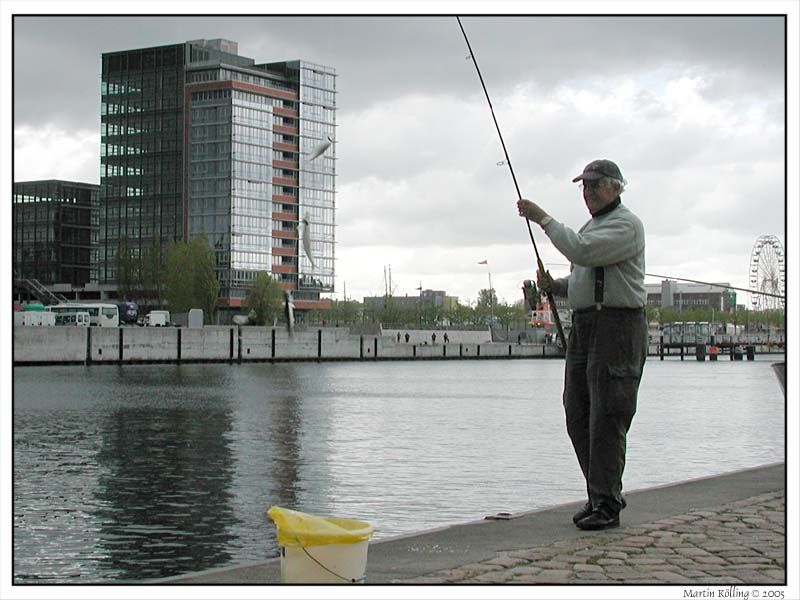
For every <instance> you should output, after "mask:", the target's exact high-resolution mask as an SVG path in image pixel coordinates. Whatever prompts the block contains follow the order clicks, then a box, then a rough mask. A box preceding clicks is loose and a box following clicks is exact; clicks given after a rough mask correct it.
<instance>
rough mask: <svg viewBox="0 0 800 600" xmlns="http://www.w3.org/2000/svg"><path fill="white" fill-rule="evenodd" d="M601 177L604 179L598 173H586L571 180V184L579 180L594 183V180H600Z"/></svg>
mask: <svg viewBox="0 0 800 600" xmlns="http://www.w3.org/2000/svg"><path fill="white" fill-rule="evenodd" d="M601 177H605V175H603V174H602V173H598V172H597V171H587V172H585V173H581V174H580V175H578V176H577V177H576V178H575V179H573V180H572V183H577V182H578V181H580V180H581V179H583V180H586V181H594V180H595V179H600V178H601Z"/></svg>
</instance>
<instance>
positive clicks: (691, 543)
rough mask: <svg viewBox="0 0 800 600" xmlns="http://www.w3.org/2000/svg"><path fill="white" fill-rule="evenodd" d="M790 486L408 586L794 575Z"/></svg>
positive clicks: (769, 581) (740, 580)
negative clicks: (789, 558) (789, 570)
mask: <svg viewBox="0 0 800 600" xmlns="http://www.w3.org/2000/svg"><path fill="white" fill-rule="evenodd" d="M785 514H786V500H785V494H784V493H783V492H773V493H768V494H762V495H759V496H754V497H752V498H747V499H745V500H740V501H737V502H731V503H729V504H724V505H722V506H719V507H716V508H713V509H705V510H695V511H691V512H689V513H686V514H683V515H678V516H673V517H670V518H666V519H659V520H658V521H654V522H652V523H647V524H645V525H641V526H638V527H624V522H625V521H624V513H623V519H622V524H623V526H622V527H620V528H619V529H612V530H609V531H601V532H595V533H592V534H587V535H586V536H584V537H581V538H580V539H576V540H569V541H562V542H556V543H554V544H551V545H548V546H539V547H534V548H529V549H522V550H513V551H507V552H499V553H497V554H496V556H495V557H494V558H492V559H489V560H485V561H482V562H479V563H475V564H469V565H464V566H461V567H458V568H455V569H448V570H446V571H438V572H435V573H430V574H428V575H426V576H424V577H416V578H413V579H402V580H396V581H395V582H394V583H402V584H415V585H426V584H443V583H451V584H504V583H507V584H589V585H597V584H632V585H640V584H652V583H659V584H687V585H691V584H709V585H715V584H764V585H781V584H785V581H786V562H785V560H786V558H785V557H786V555H785V547H786V538H785V535H786V532H785V523H786V520H785Z"/></svg>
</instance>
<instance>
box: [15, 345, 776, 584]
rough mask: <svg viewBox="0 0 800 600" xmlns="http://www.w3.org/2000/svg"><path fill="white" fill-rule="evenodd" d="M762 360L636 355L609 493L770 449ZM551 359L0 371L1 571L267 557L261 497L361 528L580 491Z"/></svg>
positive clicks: (139, 570) (141, 573)
mask: <svg viewBox="0 0 800 600" xmlns="http://www.w3.org/2000/svg"><path fill="white" fill-rule="evenodd" d="M777 360H783V355H771V356H768V355H758V356H756V360H755V361H752V362H751V361H729V360H721V361H717V362H698V361H695V360H686V361H680V360H678V359H677V358H672V359H667V360H664V361H659V360H658V359H657V358H651V359H649V360H648V362H647V365H646V366H645V373H644V379H643V381H642V385H641V388H640V393H639V407H638V412H637V415H636V417H635V418H634V422H633V426H632V429H631V432H630V435H629V438H628V464H627V467H626V471H625V477H624V484H625V489H626V490H634V489H641V488H646V487H651V486H656V485H663V484H668V483H672V482H677V481H681V480H686V479H691V478H696V477H704V476H710V475H715V474H719V473H723V472H728V471H733V470H737V469H743V468H748V467H754V466H757V465H763V464H767V463H774V462H779V461H783V460H784V445H785V417H784V408H785V402H784V397H783V395H782V393H781V390H780V387H779V385H778V382H777V379H776V378H775V375H774V373H773V372H772V369H771V367H770V365H771V363H772V362H775V361H777ZM563 368H564V363H563V361H562V360H513V361H512V360H469V361H452V362H450V361H448V362H441V361H437V362H428V361H424V362H381V363H361V362H350V363H347V362H343V363H282V364H268V363H264V364H243V365H229V364H189V365H136V366H133V365H125V366H117V365H108V366H91V367H82V366H61V367H55V366H53V367H16V368H14V371H13V375H14V406H13V416H14V450H13V459H14V474H13V496H14V508H13V510H14V540H13V544H14V580H15V582H17V583H22V584H24V583H96V582H102V583H111V582H123V581H147V580H148V579H152V578H158V577H167V576H172V575H178V574H182V573H189V572H196V571H201V570H204V569H210V568H218V567H224V566H231V565H235V564H248V563H254V562H258V561H262V560H266V559H269V558H273V557H275V556H277V546H276V541H275V527H274V525H273V524H272V522H271V521H270V520H269V519H268V518H267V516H266V511H267V509H268V508H269V507H270V506H272V505H280V506H283V507H287V508H292V509H295V510H300V511H304V512H310V513H314V514H321V515H330V516H339V517H345V518H353V519H357V520H362V521H367V522H369V523H371V524H372V525H373V526H374V527H375V535H374V537H373V540H375V539H381V538H386V537H389V536H395V535H399V534H405V533H412V532H416V531H420V530H423V529H429V528H433V527H439V526H443V525H447V524H452V523H461V522H465V521H470V520H475V519H480V518H482V517H483V516H485V515H490V514H495V513H497V512H500V511H508V512H517V511H527V510H534V509H538V508H544V507H548V506H553V505H556V504H561V503H565V502H573V501H579V500H582V499H583V498H584V497H585V489H584V484H583V481H582V478H581V475H580V470H579V468H578V464H577V461H576V460H575V458H574V454H573V452H572V447H571V445H570V442H569V439H568V437H567V434H566V429H565V425H564V417H563V409H562V406H561V387H562V382H563ZM623 518H624V514H623Z"/></svg>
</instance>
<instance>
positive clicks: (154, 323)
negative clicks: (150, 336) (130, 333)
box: [144, 310, 169, 327]
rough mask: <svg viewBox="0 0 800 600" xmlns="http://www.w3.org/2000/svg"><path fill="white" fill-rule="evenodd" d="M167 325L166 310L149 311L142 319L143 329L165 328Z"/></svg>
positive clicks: (167, 313)
mask: <svg viewBox="0 0 800 600" xmlns="http://www.w3.org/2000/svg"><path fill="white" fill-rule="evenodd" d="M168 325H169V311H168V310H151V311H150V312H149V313H147V316H146V317H145V318H144V326H145V327H167V326H168Z"/></svg>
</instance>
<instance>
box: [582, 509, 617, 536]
mask: <svg viewBox="0 0 800 600" xmlns="http://www.w3.org/2000/svg"><path fill="white" fill-rule="evenodd" d="M576 525H577V526H578V527H580V528H581V529H584V530H586V531H600V530H602V529H614V528H615V527H619V515H612V516H606V514H604V513H603V512H601V511H598V510H596V511H594V512H593V513H592V514H590V515H589V516H588V517H584V518H583V519H581V520H580V521H578V522H577V523H576Z"/></svg>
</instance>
